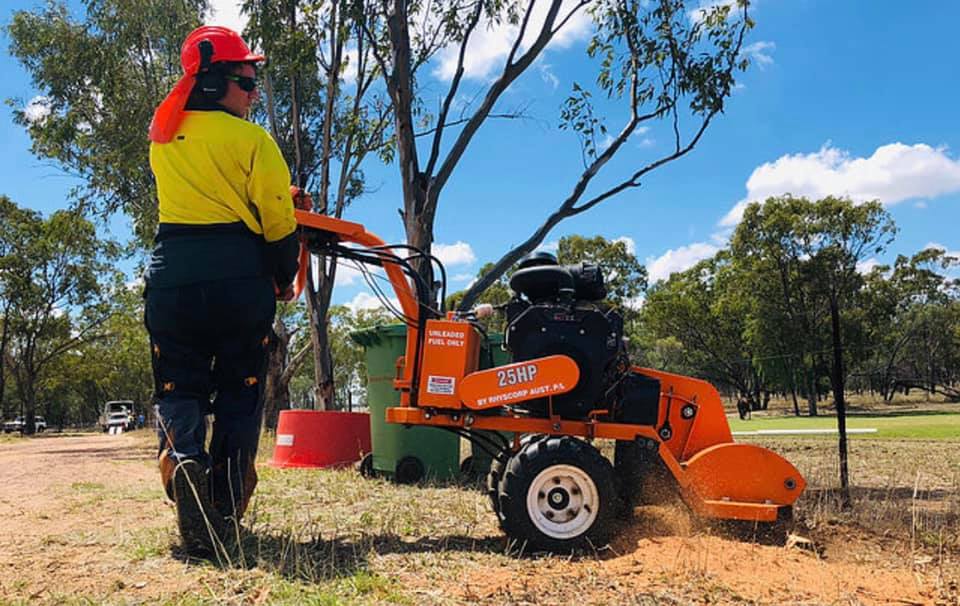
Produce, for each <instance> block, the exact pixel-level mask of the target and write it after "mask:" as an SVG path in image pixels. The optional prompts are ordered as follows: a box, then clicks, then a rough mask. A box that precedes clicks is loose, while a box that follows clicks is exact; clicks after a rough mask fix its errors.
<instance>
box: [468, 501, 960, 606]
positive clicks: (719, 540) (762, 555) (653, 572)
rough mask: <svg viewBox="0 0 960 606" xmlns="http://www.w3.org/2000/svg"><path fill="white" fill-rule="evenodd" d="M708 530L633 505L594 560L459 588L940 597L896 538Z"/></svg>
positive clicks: (660, 508)
mask: <svg viewBox="0 0 960 606" xmlns="http://www.w3.org/2000/svg"><path fill="white" fill-rule="evenodd" d="M711 532H716V531H715V530H711V529H709V528H707V527H705V526H704V525H703V524H700V523H697V522H696V521H695V520H694V519H693V518H692V517H691V515H690V514H689V512H688V511H687V510H686V508H685V507H684V506H683V505H682V504H670V505H657V506H648V507H639V508H637V509H636V510H635V511H634V517H633V520H632V521H631V523H629V524H628V525H626V526H625V527H623V528H622V529H621V531H620V532H619V533H618V535H617V536H616V538H615V539H614V540H613V541H612V542H611V544H610V546H609V548H608V549H607V550H604V551H601V552H599V553H597V554H596V557H584V558H570V559H567V560H562V559H561V560H554V561H550V562H549V563H545V562H540V561H538V562H537V565H536V566H529V567H528V568H526V569H520V570H511V571H510V572H511V573H510V574H508V575H500V574H490V573H489V572H488V573H486V574H484V575H482V576H480V575H478V576H475V577H471V578H470V579H469V580H468V581H467V586H468V587H469V590H470V593H471V594H472V596H473V597H475V598H479V599H486V600H492V601H497V600H500V601H503V602H515V601H519V602H524V601H525V599H524V598H525V596H538V598H537V600H534V601H542V602H544V603H550V602H551V601H552V600H551V599H550V596H551V595H552V594H556V593H560V594H562V593H563V589H562V586H563V585H565V584H570V583H574V584H580V585H583V584H584V583H587V584H589V585H590V586H592V587H599V588H601V590H602V588H604V587H613V586H615V587H617V588H618V589H617V593H612V594H611V595H610V596H607V599H609V600H613V601H615V602H617V603H645V602H642V600H640V599H639V597H640V596H646V597H650V598H651V599H653V600H654V602H655V603H656V602H659V601H661V600H662V601H665V602H679V603H703V604H712V603H729V602H740V601H749V602H756V603H762V604H785V603H791V604H792V603H803V604H834V603H853V604H864V605H873V604H877V605H879V604H941V603H942V604H945V603H948V602H944V601H942V600H941V599H939V596H941V595H942V593H941V591H940V590H941V587H940V585H941V584H942V583H943V580H944V579H943V569H942V566H928V567H927V568H926V569H924V567H923V566H918V565H917V562H916V561H914V559H913V558H911V557H909V554H908V553H906V551H907V550H906V549H905V548H904V546H903V545H902V544H900V543H897V542H885V541H883V540H882V539H881V540H880V541H879V542H878V541H876V540H869V539H866V538H864V537H856V536H853V534H852V533H846V532H836V530H835V529H832V530H830V531H828V532H823V533H821V535H822V536H817V537H814V538H810V537H802V538H803V539H805V540H797V539H795V540H794V543H800V544H802V545H803V547H794V548H786V547H784V546H771V545H761V544H757V543H753V542H750V541H748V540H743V539H736V538H729V537H723V536H716V535H715V534H710V533H711ZM798 538H799V537H798ZM928 564H933V562H932V561H930V562H928ZM940 564H943V562H940ZM953 572H954V574H955V573H956V568H954V570H953ZM678 596H679V597H678ZM597 597H598V596H597V595H591V594H589V593H587V594H585V595H584V602H585V603H591V604H592V603H604V600H602V599H601V600H598V599H597ZM658 597H659V599H657V598H658ZM949 603H952V602H949Z"/></svg>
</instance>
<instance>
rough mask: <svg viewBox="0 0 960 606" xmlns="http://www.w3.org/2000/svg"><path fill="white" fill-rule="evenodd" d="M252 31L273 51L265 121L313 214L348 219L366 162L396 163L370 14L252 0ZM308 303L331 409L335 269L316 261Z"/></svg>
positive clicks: (310, 0)
mask: <svg viewBox="0 0 960 606" xmlns="http://www.w3.org/2000/svg"><path fill="white" fill-rule="evenodd" d="M244 10H245V11H246V12H247V13H248V14H249V17H250V22H249V26H248V28H247V33H248V35H249V38H250V40H251V42H253V43H256V44H258V45H259V46H261V47H262V49H263V51H264V53H265V54H266V56H267V57H268V63H267V65H266V67H265V73H264V78H263V80H264V89H265V97H266V99H265V101H266V102H265V103H264V105H263V106H262V109H261V111H260V116H261V118H263V119H265V121H266V122H267V123H268V124H269V126H270V129H271V130H272V132H273V135H274V138H275V139H276V140H277V141H278V142H279V144H280V146H281V149H282V150H283V151H284V155H285V157H286V158H287V159H288V161H289V162H290V164H291V169H292V170H291V172H292V173H293V175H294V181H295V182H296V184H297V185H299V186H301V187H304V188H306V189H307V190H309V191H312V192H315V193H316V196H315V198H314V209H313V210H314V211H315V212H318V213H321V214H326V215H329V216H332V217H336V218H342V217H343V214H344V212H345V211H346V210H347V208H348V207H349V206H350V205H351V204H352V203H354V202H355V201H357V200H358V199H359V198H360V197H361V196H362V195H363V194H364V193H365V192H366V178H365V172H364V164H365V162H367V161H368V160H371V159H374V160H380V161H390V160H391V159H392V153H393V144H392V141H391V132H392V130H391V129H392V122H391V119H390V116H391V111H392V107H391V104H390V101H389V99H388V98H387V97H386V95H385V94H384V93H383V92H382V90H381V89H379V88H378V87H377V86H375V85H376V84H377V83H378V82H379V74H378V69H379V68H378V66H377V64H376V62H375V61H374V60H373V58H372V49H371V47H370V44H369V42H368V40H367V38H366V37H365V35H364V33H363V32H364V28H365V24H366V20H367V16H366V15H364V14H363V13H362V12H358V11H357V7H356V4H355V3H353V2H347V1H345V0H282V1H277V2H265V1H261V0H248V1H247V2H246V3H245V5H244ZM311 263H312V264H313V265H314V267H315V271H314V269H311V271H310V272H309V273H308V283H307V289H306V300H307V307H308V312H309V320H310V337H311V342H312V348H313V349H312V351H313V361H314V365H313V366H314V376H315V386H316V393H315V395H316V400H317V403H318V405H319V406H320V407H322V408H327V409H329V408H333V407H334V406H335V397H334V396H335V391H336V390H335V369H334V360H335V356H333V354H332V350H333V347H334V345H333V344H332V343H331V335H330V327H329V322H328V312H329V309H330V301H331V295H332V291H333V286H334V284H335V282H336V274H337V265H336V263H330V262H328V260H327V259H326V258H324V257H316V258H313V259H312V260H311Z"/></svg>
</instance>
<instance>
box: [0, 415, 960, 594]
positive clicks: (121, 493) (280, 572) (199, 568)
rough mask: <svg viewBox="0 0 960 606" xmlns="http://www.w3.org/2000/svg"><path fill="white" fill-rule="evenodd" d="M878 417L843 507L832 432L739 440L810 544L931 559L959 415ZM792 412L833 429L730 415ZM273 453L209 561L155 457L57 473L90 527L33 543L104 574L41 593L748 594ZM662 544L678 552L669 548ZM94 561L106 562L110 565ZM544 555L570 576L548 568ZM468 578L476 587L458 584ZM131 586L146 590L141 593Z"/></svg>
mask: <svg viewBox="0 0 960 606" xmlns="http://www.w3.org/2000/svg"><path fill="white" fill-rule="evenodd" d="M875 419H876V420H875ZM879 420H884V421H888V422H890V423H892V425H889V426H884V427H883V431H892V432H899V433H895V434H893V435H895V436H901V437H903V438H909V439H900V438H897V437H889V436H890V434H882V435H881V436H878V439H869V440H863V439H855V440H853V441H852V442H851V445H850V474H851V482H852V485H853V486H854V490H853V495H852V496H853V500H854V507H853V509H852V510H844V509H842V508H841V507H840V504H839V500H838V498H837V485H838V479H837V476H838V473H837V464H836V442H835V440H830V439H827V440H823V439H820V440H813V439H808V438H798V437H776V438H774V437H749V438H743V440H744V441H750V442H755V443H759V444H761V445H764V446H767V447H769V448H771V449H772V450H775V451H776V452H778V453H780V454H782V455H783V456H785V457H786V458H787V459H788V460H790V461H791V462H793V463H794V464H795V465H797V467H798V468H799V469H800V470H801V472H802V473H803V474H804V475H805V477H806V478H807V480H808V489H807V491H806V493H805V494H804V496H803V497H802V498H801V500H800V501H799V502H798V505H797V508H796V513H797V517H798V520H799V526H798V532H800V533H801V534H804V535H806V536H810V537H812V538H813V539H814V540H815V541H818V542H819V541H821V540H826V539H827V538H830V537H833V536H836V535H838V534H841V533H850V534H851V536H855V537H858V538H862V537H867V538H871V539H872V540H876V541H886V542H889V543H890V544H893V545H895V546H896V547H895V548H896V549H900V550H902V551H903V558H905V559H904V561H909V560H908V558H913V557H915V555H917V554H920V555H924V556H925V557H930V558H934V559H933V561H934V562H941V561H943V558H944V557H945V556H943V554H953V555H952V556H951V557H957V556H960V441H958V439H957V438H958V437H960V415H957V414H917V415H910V416H893V415H887V416H879V415H869V416H859V415H858V416H856V417H855V418H854V419H852V420H851V426H854V427H856V426H861V427H863V426H868V427H878V428H880V427H881V425H880V424H879ZM795 422H800V423H801V425H793V426H803V427H811V425H802V423H810V422H812V423H815V425H812V427H819V426H823V427H833V426H834V423H835V419H834V418H832V417H823V418H817V419H809V418H800V419H793V418H786V417H784V418H761V417H760V416H757V417H756V418H755V419H754V420H752V421H747V422H744V423H742V425H743V426H744V428H745V429H756V428H760V427H769V428H773V427H779V426H781V425H780V424H783V423H786V424H792V423H795ZM854 422H856V423H858V425H854V424H853V423H854ZM738 423H740V422H739V421H736V422H734V423H733V424H735V425H736V424H738ZM787 426H790V425H787ZM936 426H946V427H952V428H953V432H954V435H953V436H947V435H944V437H943V438H942V439H937V440H936V441H930V442H927V441H921V440H917V439H914V438H918V437H928V438H929V437H930V436H931V435H933V436H937V435H941V434H937V433H936V432H932V431H930V430H929V429H927V428H929V427H936ZM918 428H919V429H918ZM911 432H912V433H911ZM858 438H859V436H858ZM152 440H153V438H152V436H149V435H146V434H145V435H144V437H143V443H144V444H145V445H146V444H148V443H152ZM142 450H143V453H144V454H143V460H141V459H136V458H131V459H129V460H125V461H124V462H123V464H126V465H136V466H141V465H143V464H145V463H144V461H146V463H149V464H150V465H151V466H152V467H153V466H155V462H154V459H153V458H152V457H153V456H154V453H153V451H152V450H151V449H149V448H146V447H144V448H143V449H142ZM272 451H273V443H272V437H271V436H269V435H265V436H264V439H263V441H262V442H261V448H260V457H259V463H260V464H259V465H258V471H259V472H260V483H259V486H258V488H257V491H256V495H255V499H254V502H253V504H252V507H251V511H250V512H249V513H248V515H247V516H246V517H245V519H244V523H245V526H246V527H247V528H248V529H249V532H248V533H247V534H245V540H244V541H243V542H242V552H241V553H240V554H239V555H238V556H236V557H233V558H232V559H231V561H230V562H229V563H225V564H221V565H218V564H214V563H203V562H196V561H191V562H190V563H189V564H185V561H184V558H183V556H182V555H181V554H180V553H179V552H178V547H177V543H178V540H177V536H176V529H175V526H174V519H173V516H172V508H170V506H169V505H168V504H167V503H165V502H164V497H163V495H162V491H161V489H160V487H159V482H157V481H156V476H155V473H154V472H153V471H151V473H150V474H149V478H144V479H143V480H142V481H138V482H132V483H130V484H129V485H124V486H122V487H115V486H114V484H113V482H112V480H111V481H109V482H108V483H107V485H106V486H105V485H104V484H100V483H99V482H97V481H91V479H88V478H76V479H75V481H73V483H71V484H69V485H68V486H69V491H66V490H65V491H64V492H65V493H66V494H65V496H70V497H72V500H74V501H76V502H77V503H78V504H77V507H80V508H81V509H80V510H78V511H76V512H72V513H71V515H74V516H75V517H76V518H77V519H81V518H82V519H89V520H90V523H91V525H92V526H90V527H87V526H84V527H83V528H84V530H82V531H81V530H74V532H73V533H72V534H68V535H65V536H63V537H60V539H59V540H58V541H56V542H55V541H53V540H51V542H50V543H49V544H48V545H47V546H46V547H45V549H49V550H51V551H53V552H55V553H56V552H58V550H62V551H64V552H66V551H68V550H74V551H81V550H86V551H89V552H90V554H91V558H93V559H95V560H96V561H97V562H98V566H101V568H98V569H97V570H98V571H99V572H98V573H97V574H98V575H99V578H101V579H102V580H103V582H104V584H103V585H102V586H100V587H98V588H97V589H90V588H89V587H88V588H85V589H84V590H82V591H79V592H77V593H76V594H70V593H69V592H68V590H67V589H66V588H62V587H59V586H51V587H49V588H48V592H47V593H44V594H43V596H42V598H41V599H42V600H43V601H45V602H47V603H72V604H100V603H110V604H120V603H135V602H149V603H160V604H177V605H180V604H182V605H201V604H259V603H264V604H315V605H323V606H326V605H335V604H404V605H406V604H417V605H419V604H462V603H484V604H503V603H517V604H522V603H572V602H575V603H583V604H591V603H597V604H600V603H624V602H627V601H629V603H636V604H689V603H706V602H710V603H751V602H750V600H748V599H744V598H741V597H740V596H738V595H736V594H735V593H731V590H729V589H728V588H726V587H723V586H721V585H718V584H717V583H716V582H715V580H713V579H711V578H710V577H709V575H708V574H706V571H704V572H702V573H701V572H698V571H696V570H693V571H688V573H684V574H679V573H678V574H677V575H672V576H670V577H667V578H664V579H661V580H659V581H657V586H656V587H650V588H647V587H643V588H642V589H640V590H638V586H637V585H636V584H631V581H630V579H629V578H627V577H618V576H611V575H610V574H600V573H599V572H597V568H596V567H595V564H597V563H598V561H599V560H602V559H603V558H605V557H608V556H609V555H610V554H604V553H600V554H598V555H594V554H586V555H585V556H581V557H580V558H576V559H573V560H571V559H570V558H569V557H564V556H536V557H529V556H526V555H525V556H524V557H517V551H516V550H513V551H511V550H510V546H509V545H508V544H507V541H506V540H505V539H504V537H503V535H502V533H501V531H500V530H499V529H498V528H497V524H496V520H495V518H494V516H493V514H492V512H491V511H490V506H489V502H488V500H487V497H486V495H484V494H483V493H482V492H480V491H477V490H474V489H473V488H471V487H469V486H466V485H457V484H455V483H428V484H426V485H422V486H398V485H394V484H392V483H390V482H387V481H384V480H379V479H374V480H369V479H364V478H361V477H360V476H359V474H357V473H356V472H354V471H353V470H350V469H346V470H310V469H297V470H279V469H274V468H271V467H267V466H266V465H265V463H266V461H267V460H268V459H269V458H270V456H271V454H272ZM97 479H98V478H96V477H93V478H92V480H97ZM64 488H66V486H64ZM105 503H106V504H107V505H109V506H115V507H116V508H118V509H123V510H125V511H132V510H133V509H137V510H142V511H145V512H147V513H148V514H149V515H147V516H144V517H143V518H132V517H131V518H129V519H130V520H131V521H132V520H134V519H137V520H141V519H147V520H149V521H148V522H143V523H142V524H143V525H142V526H138V527H133V525H132V524H131V526H130V527H128V528H122V529H121V528H118V527H117V526H115V525H111V524H101V526H99V527H98V526H95V524H96V523H97V522H96V520H97V519H98V518H97V517H96V515H95V514H97V512H100V513H101V514H103V515H104V517H102V518H99V519H100V521H101V522H102V521H103V520H109V516H106V515H105V514H104V512H105V511H106V510H107V507H105ZM83 508H85V509H83ZM91 533H93V534H91ZM858 540H859V539H858ZM665 557H667V558H676V557H677V554H674V553H669V554H665ZM829 557H833V554H828V558H829ZM100 558H103V560H102V562H103V563H102V564H101V563H100V562H101V560H100ZM938 558H939V559H938ZM91 561H93V560H91ZM107 562H113V568H110V567H108V566H107V564H106V563H107ZM571 562H572V565H571ZM905 565H907V566H909V564H905ZM564 566H569V568H563V567H564ZM558 569H560V570H564V571H568V572H569V575H567V574H564V575H556V574H554V575H552V576H548V575H547V574H546V573H548V572H550V571H554V572H555V571H556V570H558ZM114 571H122V574H123V576H122V577H118V576H111V575H112V574H113V572H114ZM531 573H532V574H531ZM541 573H543V578H544V579H549V582H537V581H538V580H542V579H538V576H539V575H541ZM745 574H749V572H745ZM117 578H122V579H123V580H122V581H117V580H116V579H117ZM141 578H147V579H149V582H148V584H147V588H146V589H144V590H142V591H144V592H146V591H151V590H152V591H154V592H155V593H152V594H146V593H142V594H139V593H137V590H136V589H135V588H132V584H133V582H135V581H136V580H139V579H141ZM174 578H176V579H181V580H183V582H181V583H180V584H179V585H177V586H175V587H173V588H171V589H169V590H166V589H164V590H162V591H160V592H159V593H157V592H156V589H155V588H156V587H157V585H158V584H161V586H162V583H164V582H166V581H168V580H171V579H174ZM495 578H519V579H523V582H522V583H517V584H506V585H505V586H504V587H500V588H496V587H494V588H493V589H490V588H484V587H482V586H481V587H480V588H479V589H477V588H476V587H475V585H476V584H478V582H479V583H480V584H481V585H482V580H486V579H495ZM947 578H951V577H947ZM953 578H955V577H953ZM184 579H185V580H184ZM527 581H530V585H529V586H528V585H527V584H526V583H527ZM5 589H6V590H7V591H9V592H10V593H5V592H4V590H5ZM38 589H40V588H39V587H37V586H33V587H27V586H23V587H20V586H16V585H14V584H13V583H12V582H9V581H8V584H7V585H6V586H5V587H4V583H3V580H2V579H0V604H5V603H8V602H7V599H13V600H16V599H20V597H21V596H30V595H32V594H33V593H34V592H36V591H37V590H38ZM475 589H476V591H477V593H471V592H472V591H474V590H475ZM485 589H486V591H485ZM638 591H641V592H640V593H638ZM648 591H649V595H648V594H647V593H648ZM145 595H149V596H150V597H149V598H148V599H144V596H145ZM23 602H24V603H26V600H24V601H23ZM9 603H18V602H15V601H14V602H9ZM948 603H952V602H948Z"/></svg>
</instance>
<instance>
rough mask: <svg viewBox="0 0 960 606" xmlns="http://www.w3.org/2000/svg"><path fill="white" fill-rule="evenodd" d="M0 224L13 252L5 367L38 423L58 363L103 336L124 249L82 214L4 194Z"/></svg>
mask: <svg viewBox="0 0 960 606" xmlns="http://www.w3.org/2000/svg"><path fill="white" fill-rule="evenodd" d="M0 224H3V225H4V229H3V230H0V237H2V239H3V240H4V243H3V244H0V247H2V248H4V249H6V250H7V251H8V254H7V255H5V256H3V257H2V258H0V293H2V295H3V301H4V306H5V309H4V316H3V321H4V326H3V329H4V330H3V332H4V336H5V339H6V342H5V343H4V345H5V347H4V351H3V352H2V353H3V356H4V368H5V370H6V371H7V372H9V374H10V376H11V377H12V378H13V380H14V382H15V384H16V387H17V397H18V399H19V401H20V404H21V405H22V406H23V408H24V414H25V416H26V417H27V419H28V423H30V420H31V419H32V417H33V415H34V414H35V407H36V404H37V402H38V396H44V395H45V392H44V389H45V387H48V384H47V383H45V382H46V381H48V380H50V379H51V377H52V376H53V374H52V373H53V369H54V368H55V367H56V366H57V364H59V363H62V362H63V360H64V357H65V356H67V355H69V354H71V353H72V352H75V351H77V350H78V349H79V348H81V347H82V346H83V345H84V344H85V343H88V342H90V341H92V340H94V339H96V338H99V337H100V336H101V335H102V325H103V323H104V321H105V320H106V319H107V318H108V317H109V316H110V313H111V303H110V300H109V292H110V287H111V284H112V283H115V282H116V281H117V280H118V279H119V277H118V276H117V274H116V273H115V272H114V271H113V270H112V263H113V261H114V260H115V259H116V258H117V257H118V254H119V250H118V247H117V245H116V244H114V243H113V242H110V241H107V240H101V239H100V238H99V236H98V235H97V233H96V229H95V228H94V225H93V224H92V223H91V222H90V221H88V220H86V219H85V218H83V217H82V216H81V215H80V214H79V213H78V212H76V211H63V210H62V211H57V212H55V213H53V214H52V215H51V216H50V217H49V218H46V219H44V218H43V217H41V216H40V214H39V213H37V212H36V211H30V210H26V209H22V208H19V207H18V206H17V205H16V204H15V203H13V202H12V201H10V200H9V199H8V198H5V197H0ZM47 395H48V394H47ZM45 401H46V403H47V405H48V408H47V410H46V412H50V411H51V410H50V409H49V404H50V402H51V400H50V399H49V397H48V398H47V399H46V400H45ZM50 420H51V421H53V420H55V419H53V418H51V419H50Z"/></svg>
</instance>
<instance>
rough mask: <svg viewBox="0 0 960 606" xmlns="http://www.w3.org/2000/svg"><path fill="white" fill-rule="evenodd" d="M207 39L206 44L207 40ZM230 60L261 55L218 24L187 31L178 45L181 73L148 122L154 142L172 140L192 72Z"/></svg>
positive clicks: (191, 80)
mask: <svg viewBox="0 0 960 606" xmlns="http://www.w3.org/2000/svg"><path fill="white" fill-rule="evenodd" d="M207 43H209V44H207ZM204 53H209V56H207V57H206V65H210V64H213V63H220V62H223V61H230V62H240V63H244V62H251V61H263V59H264V57H263V55H257V54H254V53H253V52H252V51H251V50H250V47H249V46H247V43H246V42H244V41H243V38H241V37H240V34H238V33H237V32H235V31H233V30H232V29H229V28H226V27H221V26H219V25H204V26H202V27H198V28H197V29H195V30H193V31H192V32H190V35H189V36H187V39H186V40H184V41H183V46H182V47H181V48H180V64H181V65H182V66H183V77H182V78H180V81H179V82H177V84H176V85H175V86H174V87H173V90H171V91H170V93H169V94H168V95H167V97H166V98H165V99H164V100H163V101H162V102H161V103H160V105H159V106H157V109H156V111H155V112H154V113H153V120H152V121H151V122H150V140H151V141H153V142H154V143H168V142H170V141H172V140H173V135H174V134H176V132H177V129H178V128H179V127H180V122H182V121H183V108H184V107H186V105H187V99H188V98H189V97H190V91H191V90H193V84H194V76H196V75H197V73H199V71H200V69H201V67H203V65H204Z"/></svg>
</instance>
